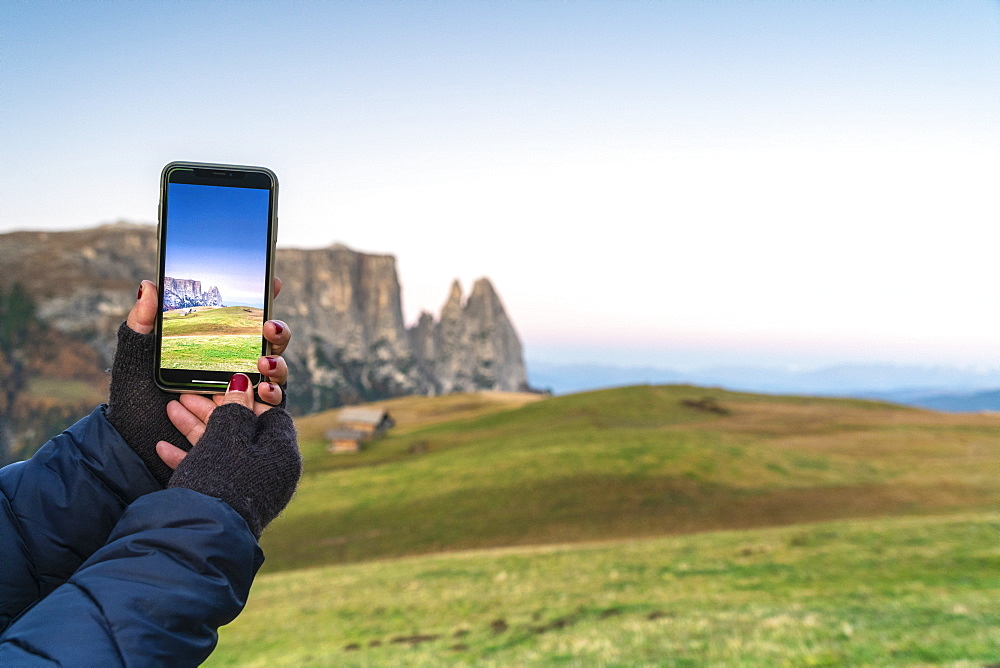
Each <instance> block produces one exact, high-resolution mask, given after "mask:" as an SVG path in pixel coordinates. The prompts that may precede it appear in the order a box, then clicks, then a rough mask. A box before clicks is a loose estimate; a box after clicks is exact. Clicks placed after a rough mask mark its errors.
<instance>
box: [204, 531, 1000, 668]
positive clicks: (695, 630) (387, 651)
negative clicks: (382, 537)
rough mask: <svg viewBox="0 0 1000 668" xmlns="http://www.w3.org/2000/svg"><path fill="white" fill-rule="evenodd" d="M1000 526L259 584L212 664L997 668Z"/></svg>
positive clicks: (579, 554) (688, 540)
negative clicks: (994, 665)
mask: <svg viewBox="0 0 1000 668" xmlns="http://www.w3.org/2000/svg"><path fill="white" fill-rule="evenodd" d="M998 535H1000V515H998V514H996V513H995V512H993V513H964V514H958V515H953V516H939V517H911V518H893V519H882V520H874V521H841V522H832V523H820V524H810V525H805V526H793V527H783V528H770V529H758V530H753V531H722V532H715V533H704V534H697V535H686V536H675V537H666V538H655V539H646V540H632V541H618V542H609V543H605V544H590V545H576V546H568V545H560V546H551V547H524V548H514V549H500V550H489V551H482V552H466V553H453V554H445V555H435V556H424V557H416V558H407V559H401V560H389V561H379V562H371V563H365V564H350V565H337V566H325V567H320V568H313V569H303V570H298V571H292V572H282V573H270V574H265V575H262V576H260V577H259V578H258V581H257V582H256V583H255V585H254V588H253V591H252V593H251V597H250V602H249V605H248V607H247V609H246V611H245V612H244V613H243V615H241V616H240V617H239V618H238V619H237V620H236V621H235V622H234V623H233V624H231V625H230V626H228V627H225V628H223V629H222V631H221V641H220V644H219V648H218V649H217V650H216V652H215V653H214V654H213V655H212V657H211V658H210V660H209V662H208V665H213V666H227V665H239V666H321V665H324V666H333V665H336V666H372V665H379V666H393V665H406V666H438V665H476V666H513V665H517V666H523V665H539V666H542V665H544V666H549V665H602V666H636V665H651V666H652V665H655V666H712V665H739V666H768V667H770V666H926V665H952V666H970V667H971V666H983V665H986V664H989V663H993V662H996V661H998V660H1000V577H998V573H1000V541H998Z"/></svg>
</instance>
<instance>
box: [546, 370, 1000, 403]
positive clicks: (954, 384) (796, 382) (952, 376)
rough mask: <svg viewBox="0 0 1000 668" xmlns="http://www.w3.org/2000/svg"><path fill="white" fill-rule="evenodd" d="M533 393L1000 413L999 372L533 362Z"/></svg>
mask: <svg viewBox="0 0 1000 668" xmlns="http://www.w3.org/2000/svg"><path fill="white" fill-rule="evenodd" d="M528 380H529V382H530V384H531V385H532V386H533V387H538V388H542V389H548V390H550V391H551V392H553V393H555V394H568V393H572V392H581V391H584V390H592V389H597V388H603V387H620V386H624V385H636V384H645V383H648V384H651V385H661V384H669V383H688V384H692V385H702V386H709V387H722V388H725V389H728V390H738V391H744V392H763V393H767V394H807V395H817V396H836V397H857V398H862V399H879V400H882V401H890V402H893V403H899V404H905V405H910V406H919V407H921V408H930V409H933V410H940V411H948V412H977V411H1000V389H998V388H1000V370H970V369H961V368H953V367H944V366H935V367H921V366H915V365H892V364H857V365H851V364H844V365H837V366H830V367H825V368H821V369H810V370H801V371H798V370H789V369H778V368H764V367H739V366H728V367H711V368H705V369H698V370H695V371H677V370H673V369H663V368H658V367H652V366H650V367H616V366H607V365H597V364H550V363H546V362H542V361H537V360H533V361H529V363H528Z"/></svg>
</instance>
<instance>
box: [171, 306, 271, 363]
mask: <svg viewBox="0 0 1000 668" xmlns="http://www.w3.org/2000/svg"><path fill="white" fill-rule="evenodd" d="M189 311H193V312H189ZM263 324H264V311H263V310H262V309H259V308H247V307H243V306H226V307H218V308H213V307H198V308H197V309H193V310H189V309H176V310H173V311H167V312H165V313H164V314H163V348H162V350H163V352H162V355H161V363H162V366H163V367H165V368H168V369H205V370H209V371H244V372H255V371H256V370H257V358H258V357H259V356H260V351H261V334H260V332H261V327H263Z"/></svg>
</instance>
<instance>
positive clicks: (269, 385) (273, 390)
mask: <svg viewBox="0 0 1000 668" xmlns="http://www.w3.org/2000/svg"><path fill="white" fill-rule="evenodd" d="M267 389H269V390H271V391H272V392H276V391H277V390H278V386H277V385H275V384H274V383H268V384H267Z"/></svg>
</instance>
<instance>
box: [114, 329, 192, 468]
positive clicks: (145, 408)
mask: <svg viewBox="0 0 1000 668" xmlns="http://www.w3.org/2000/svg"><path fill="white" fill-rule="evenodd" d="M155 343H156V337H155V336H154V335H153V334H137V333H136V332H133V331H132V330H131V328H129V326H128V325H127V324H126V323H124V322H123V323H122V324H121V327H119V328H118V349H117V350H116V351H115V361H114V364H113V365H112V367H111V390H110V393H109V396H108V403H107V404H106V405H105V407H104V415H105V416H106V417H107V418H108V422H110V423H111V426H112V427H114V428H115V429H116V430H117V431H118V433H119V434H121V436H122V438H124V439H125V442H126V443H128V444H129V447H130V448H132V449H133V450H134V451H135V453H136V454H137V455H139V457H141V458H142V461H143V462H144V463H145V464H146V468H148V469H149V472H150V473H152V474H153V477H154V478H156V480H157V481H158V482H159V483H160V484H161V485H163V486H166V484H167V481H168V480H169V479H170V476H171V475H172V474H173V471H172V470H171V469H170V467H169V466H167V465H166V464H164V463H163V460H161V459H160V457H159V456H158V455H157V454H156V443H157V442H158V441H167V442H168V443H172V444H174V445H176V446H177V447H178V448H182V449H184V450H190V449H191V444H190V443H189V442H188V440H187V438H185V437H184V434H182V433H181V432H179V431H177V428H176V427H174V425H173V424H171V422H170V420H169V419H168V418H167V404H168V403H170V402H171V401H173V400H174V399H176V398H177V397H178V396H179V395H177V394H173V393H171V392H164V391H163V390H161V389H160V388H158V387H157V386H156V383H155V382H153V347H154V345H155Z"/></svg>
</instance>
